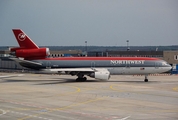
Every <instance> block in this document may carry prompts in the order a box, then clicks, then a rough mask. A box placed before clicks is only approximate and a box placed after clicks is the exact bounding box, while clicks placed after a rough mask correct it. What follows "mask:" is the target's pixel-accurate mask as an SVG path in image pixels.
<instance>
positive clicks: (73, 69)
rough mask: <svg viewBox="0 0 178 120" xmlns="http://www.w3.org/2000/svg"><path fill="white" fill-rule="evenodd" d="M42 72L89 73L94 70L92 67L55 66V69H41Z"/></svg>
mask: <svg viewBox="0 0 178 120" xmlns="http://www.w3.org/2000/svg"><path fill="white" fill-rule="evenodd" d="M41 71H42V72H47V73H48V72H58V73H61V72H68V73H70V72H88V73H91V72H94V71H96V70H95V69H92V68H57V69H55V68H54V69H41Z"/></svg>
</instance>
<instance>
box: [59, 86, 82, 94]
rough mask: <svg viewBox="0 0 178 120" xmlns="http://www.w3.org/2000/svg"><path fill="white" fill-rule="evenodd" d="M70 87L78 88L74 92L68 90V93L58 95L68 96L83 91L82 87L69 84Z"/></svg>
mask: <svg viewBox="0 0 178 120" xmlns="http://www.w3.org/2000/svg"><path fill="white" fill-rule="evenodd" d="M63 86H64V85H63ZM65 86H69V85H65ZM69 87H72V88H75V89H77V90H76V91H74V92H67V93H62V94H57V96H66V95H70V94H75V93H79V92H81V89H80V88H79V87H76V86H69Z"/></svg>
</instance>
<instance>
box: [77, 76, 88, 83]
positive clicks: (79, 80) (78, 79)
mask: <svg viewBox="0 0 178 120" xmlns="http://www.w3.org/2000/svg"><path fill="white" fill-rule="evenodd" d="M86 80H87V78H86V77H83V78H79V77H78V78H77V79H76V82H85V81H86Z"/></svg>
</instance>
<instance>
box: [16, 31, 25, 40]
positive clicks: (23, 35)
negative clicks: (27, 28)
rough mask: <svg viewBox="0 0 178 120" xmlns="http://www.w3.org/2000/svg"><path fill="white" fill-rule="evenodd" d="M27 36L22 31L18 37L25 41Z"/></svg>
mask: <svg viewBox="0 0 178 120" xmlns="http://www.w3.org/2000/svg"><path fill="white" fill-rule="evenodd" d="M25 38H26V35H25V34H24V33H20V34H19V35H18V39H19V40H20V41H24V40H25Z"/></svg>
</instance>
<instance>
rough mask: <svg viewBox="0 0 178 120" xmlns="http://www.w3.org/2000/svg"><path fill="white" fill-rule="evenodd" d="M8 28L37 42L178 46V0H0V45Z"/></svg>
mask: <svg viewBox="0 0 178 120" xmlns="http://www.w3.org/2000/svg"><path fill="white" fill-rule="evenodd" d="M13 28H20V29H22V30H23V31H24V32H25V33H26V34H27V35H28V36H29V37H30V38H31V39H32V40H33V41H34V42H35V43H36V44H37V45H39V46H84V45H85V41H87V45H88V46H93V45H94V46H126V45H127V42H126V41H127V40H129V46H164V45H178V0H0V46H18V44H17V42H16V40H15V37H14V35H13V33H12V29H13Z"/></svg>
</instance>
